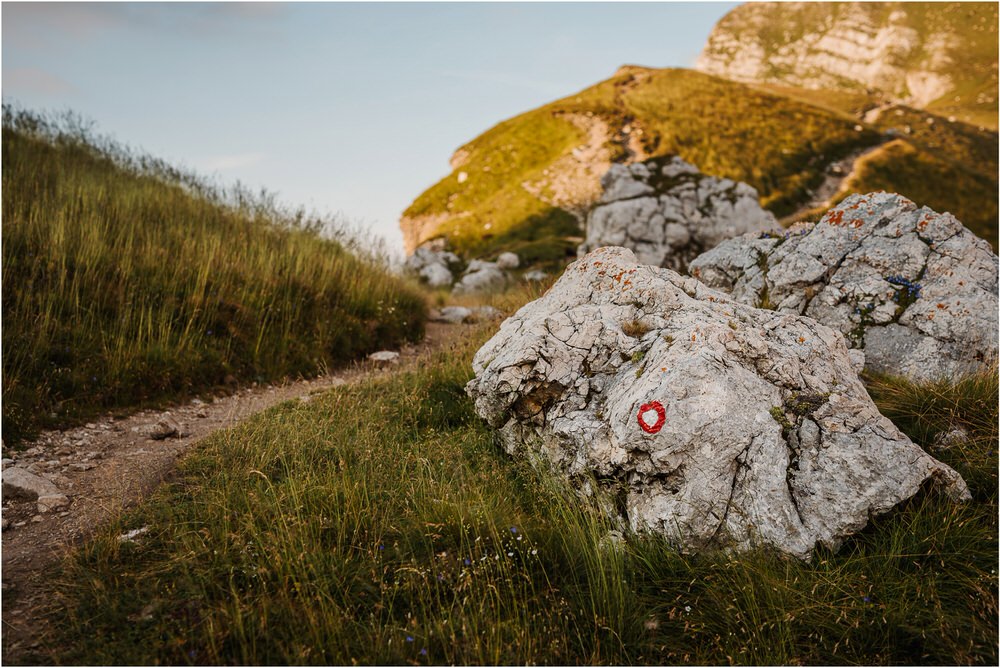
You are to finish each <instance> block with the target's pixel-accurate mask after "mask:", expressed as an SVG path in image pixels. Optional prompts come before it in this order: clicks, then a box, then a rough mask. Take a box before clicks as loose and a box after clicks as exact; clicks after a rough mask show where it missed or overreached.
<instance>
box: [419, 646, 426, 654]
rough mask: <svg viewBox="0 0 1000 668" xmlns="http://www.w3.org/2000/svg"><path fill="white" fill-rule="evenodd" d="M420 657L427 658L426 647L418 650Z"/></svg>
mask: <svg viewBox="0 0 1000 668" xmlns="http://www.w3.org/2000/svg"><path fill="white" fill-rule="evenodd" d="M420 656H427V648H426V647H421V648H420Z"/></svg>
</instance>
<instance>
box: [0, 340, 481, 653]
mask: <svg viewBox="0 0 1000 668" xmlns="http://www.w3.org/2000/svg"><path fill="white" fill-rule="evenodd" d="M462 329H463V327H462V326H461V325H447V324H441V323H434V322H431V323H428V325H427V336H426V338H425V339H424V341H422V342H421V343H420V344H419V345H417V346H410V347H405V348H403V349H402V350H401V351H400V358H399V361H398V363H396V364H391V365H387V366H382V367H378V366H376V365H375V364H374V363H372V362H364V363H358V364H356V365H355V366H353V367H350V368H347V369H344V370H340V371H338V372H336V373H334V374H331V375H328V376H323V377H320V378H315V379H312V380H300V381H294V382H286V383H284V384H280V385H270V386H263V387H251V388H248V389H244V390H241V391H239V392H237V393H235V394H233V395H231V396H226V397H217V398H215V399H213V400H211V401H200V400H197V399H195V400H193V401H191V402H188V403H186V404H183V405H180V406H175V407H173V408H170V409H169V410H163V411H142V412H139V413H136V414H134V415H132V416H130V417H127V418H123V419H115V418H113V417H105V418H102V419H100V420H95V421H94V422H92V423H88V424H87V425H86V426H85V427H80V428H76V429H71V430H68V431H62V432H59V431H52V432H46V433H44V434H42V435H41V436H40V437H39V438H38V439H37V440H36V441H34V442H33V443H30V444H28V447H27V449H26V450H24V451H22V452H19V453H16V454H15V455H14V456H13V458H12V461H11V460H8V459H5V460H4V469H5V470H6V469H8V468H10V467H15V466H16V467H19V468H25V469H27V470H28V471H31V472H33V473H36V474H38V475H40V476H42V477H44V478H47V479H48V480H50V481H51V482H53V483H54V484H55V485H56V486H57V487H58V488H59V489H60V491H62V492H63V493H64V494H66V495H67V496H68V497H69V499H70V504H69V505H68V506H67V507H65V508H62V509H59V510H55V511H50V512H44V513H40V512H38V508H37V503H36V501H33V500H26V499H13V498H8V497H9V496H10V495H8V494H6V493H5V494H4V499H3V525H4V531H3V633H2V637H3V641H2V642H3V655H2V658H3V663H11V662H16V661H17V658H18V657H19V656H21V655H23V654H24V653H25V652H29V651H34V650H38V649H39V648H41V647H44V642H45V640H46V637H47V636H48V635H49V633H50V629H49V628H48V627H47V619H46V616H47V613H48V612H49V611H50V605H51V601H52V597H51V596H50V595H49V589H48V587H49V586H50V583H49V580H48V579H47V577H46V576H47V575H48V573H49V572H50V571H51V569H52V567H53V566H54V565H55V564H56V563H57V562H58V561H59V560H60V559H61V558H62V557H64V556H65V555H66V554H67V553H68V552H69V551H70V550H72V549H73V548H74V547H76V546H78V545H79V544H81V542H82V541H84V540H85V539H86V538H87V537H88V536H90V535H91V534H92V533H93V531H94V530H95V528H97V527H99V526H102V525H105V524H107V523H108V522H109V521H112V520H113V519H114V518H115V517H117V516H118V515H119V514H120V513H121V512H122V511H123V510H125V509H127V508H129V507H131V506H134V505H135V504H137V503H138V502H139V501H141V500H142V499H144V498H146V497H147V496H149V495H150V494H151V493H152V492H153V491H154V490H155V489H156V488H157V487H158V486H159V485H160V483H161V482H163V481H164V479H166V478H167V477H168V476H169V475H170V474H171V473H172V472H173V471H174V469H175V466H176V463H177V461H178V459H179V458H180V457H181V456H182V455H183V454H184V453H185V452H187V451H188V450H189V449H190V448H191V447H192V446H193V445H195V444H197V443H198V442H199V441H201V440H202V439H204V438H205V437H206V436H208V435H210V434H212V433H213V432H216V431H218V430H220V429H226V428H229V427H232V426H233V425H235V424H238V423H239V422H242V421H243V420H245V419H246V418H248V417H250V416H252V415H254V414H256V413H259V412H261V411H263V410H265V409H267V408H270V407H271V406H274V405H275V404H278V403H280V402H282V401H287V400H290V399H299V400H301V401H309V400H310V396H311V395H312V394H315V393H317V392H322V391H323V390H327V389H329V388H331V387H336V386H338V385H344V384H347V383H350V382H354V381H357V380H359V379H361V378H365V377H370V376H375V375H384V374H391V373H397V372H398V371H400V370H403V369H408V368H411V367H412V366H413V365H414V364H415V362H416V360H417V359H419V358H421V357H424V356H426V355H427V354H428V353H430V352H433V351H435V350H437V349H440V348H442V347H444V346H445V344H447V343H448V342H449V341H451V340H452V339H454V338H455V337H456V335H457V334H459V333H460V332H461V331H462ZM165 419H167V420H171V421H173V422H174V423H176V424H177V425H179V426H180V428H181V431H180V435H179V436H174V437H172V438H164V439H162V440H153V438H152V437H151V436H150V434H151V433H152V432H153V431H155V430H156V429H157V424H158V423H160V422H161V421H163V420H165Z"/></svg>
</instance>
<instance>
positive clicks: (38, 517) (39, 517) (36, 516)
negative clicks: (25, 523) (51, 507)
mask: <svg viewBox="0 0 1000 668" xmlns="http://www.w3.org/2000/svg"><path fill="white" fill-rule="evenodd" d="M44 519H45V518H44V517H42V516H41V515H35V516H34V517H32V518H31V521H32V522H34V523H35V524H37V523H38V522H41V521H42V520H44Z"/></svg>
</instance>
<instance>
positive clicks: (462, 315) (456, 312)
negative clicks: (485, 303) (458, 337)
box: [431, 306, 473, 325]
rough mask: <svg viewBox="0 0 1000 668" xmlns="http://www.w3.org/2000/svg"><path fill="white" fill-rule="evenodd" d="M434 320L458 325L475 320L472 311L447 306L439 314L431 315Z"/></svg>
mask: <svg viewBox="0 0 1000 668" xmlns="http://www.w3.org/2000/svg"><path fill="white" fill-rule="evenodd" d="M431 315H432V318H431V319H432V320H435V321H437V322H448V323H451V324H453V325H457V324H460V323H463V322H466V321H467V320H471V319H472V318H473V314H472V309H469V308H466V307H464V306H445V307H444V308H443V309H441V310H440V311H439V312H438V313H437V314H431Z"/></svg>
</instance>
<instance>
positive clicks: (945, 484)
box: [466, 248, 969, 557]
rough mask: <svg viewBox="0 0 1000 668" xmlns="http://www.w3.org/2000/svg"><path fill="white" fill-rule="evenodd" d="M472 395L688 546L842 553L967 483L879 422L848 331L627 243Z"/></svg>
mask: <svg viewBox="0 0 1000 668" xmlns="http://www.w3.org/2000/svg"><path fill="white" fill-rule="evenodd" d="M473 368H474V370H475V374H476V377H475V379H473V380H472V381H471V382H470V383H469V384H468V386H467V387H466V391H467V392H468V394H469V395H470V396H471V397H472V398H473V400H474V401H475V408H476V411H477V412H478V414H479V415H480V416H482V417H483V418H485V419H486V420H487V421H488V422H489V424H490V425H492V426H493V427H495V428H497V429H498V430H499V432H500V435H501V440H502V442H503V444H504V446H505V448H506V449H507V450H508V452H510V453H512V454H515V455H521V456H529V457H530V458H532V460H533V461H541V462H545V463H547V465H549V466H551V468H552V469H554V470H555V471H557V472H559V473H561V474H563V475H565V476H567V477H568V478H569V479H570V480H572V481H575V482H576V483H577V484H578V485H579V486H580V488H581V491H582V492H584V493H587V491H588V490H589V491H593V485H597V486H598V487H599V488H600V490H601V491H602V492H605V493H607V496H605V494H601V495H600V497H599V498H604V499H608V498H609V497H610V499H611V500H612V502H611V503H608V504H607V506H606V507H607V509H608V512H609V513H614V514H618V515H619V516H622V517H623V519H625V520H627V522H628V524H629V525H630V527H631V528H632V529H634V530H649V531H656V532H660V533H662V534H664V535H665V536H667V537H668V538H669V539H670V540H671V541H672V542H674V543H675V544H677V545H678V546H680V547H682V548H684V549H689V550H698V549H705V548H713V547H722V548H727V547H733V548H741V549H742V548H750V547H753V546H773V547H775V548H778V549H780V550H782V551H784V552H787V553H791V554H794V555H797V556H799V557H805V556H807V555H808V554H809V553H810V552H811V550H812V549H813V547H814V546H815V545H816V544H817V543H820V544H823V545H827V546H830V547H836V546H837V545H839V544H840V542H841V541H842V540H843V539H844V538H846V537H847V536H849V535H851V534H852V533H854V532H856V531H858V530H859V529H861V528H862V527H863V526H865V525H866V524H867V522H868V519H869V517H870V516H871V515H873V514H876V513H880V512H884V511H886V510H888V509H890V508H892V507H893V506H894V505H896V504H897V503H899V502H900V501H902V500H904V499H906V498H909V497H910V496H912V495H913V494H915V493H916V492H917V491H918V490H919V489H921V486H922V485H924V484H925V483H927V484H929V485H932V486H934V485H940V486H941V487H942V488H943V489H944V490H945V491H946V492H947V493H948V494H949V495H950V496H951V497H952V498H954V499H956V500H958V499H967V498H969V494H968V490H967V488H966V485H965V483H964V481H963V480H962V479H961V477H960V476H959V475H958V474H957V473H956V472H955V471H953V470H952V469H950V468H948V467H947V466H945V465H943V464H941V463H940V462H938V461H936V460H935V459H933V458H932V457H930V456H929V455H927V454H926V453H924V452H923V451H922V450H921V449H920V448H918V447H917V446H915V445H914V444H913V443H911V442H910V440H909V439H908V438H907V437H906V436H904V435H903V434H902V433H901V432H900V431H899V430H898V429H897V428H896V427H895V426H894V425H893V424H892V423H891V422H890V421H889V420H888V419H886V418H885V417H883V416H882V415H880V414H879V413H878V411H877V409H876V408H875V405H874V404H873V403H872V401H871V399H870V398H869V396H868V394H867V392H866V391H865V389H864V387H863V385H862V384H861V381H860V380H859V379H858V376H857V374H856V373H855V372H854V371H853V370H852V368H851V361H850V359H849V355H848V349H847V347H846V345H845V343H844V340H843V337H842V336H841V335H840V334H839V333H838V332H835V331H834V330H832V329H830V328H828V327H825V326H824V325H821V324H819V323H817V322H815V321H814V320H811V319H809V318H803V317H799V316H795V315H789V314H784V313H775V312H772V311H765V310H760V309H756V308H753V307H749V306H746V305H743V304H739V303H737V302H735V301H733V300H731V299H730V298H728V297H727V296H726V295H724V294H723V293H720V292H716V291H714V290H711V289H709V288H707V287H705V286H704V285H702V284H701V283H699V282H698V281H697V280H695V279H693V278H688V277H682V276H680V275H678V274H677V273H675V272H673V271H671V270H669V269H659V268H655V267H650V266H643V265H640V264H637V263H636V259H635V255H634V254H633V253H632V252H631V251H629V250H626V249H624V248H601V249H599V250H596V251H594V252H592V253H590V254H589V255H587V256H586V257H584V258H582V259H580V260H578V261H576V262H575V263H573V264H572V265H570V267H569V268H568V269H567V270H566V272H565V273H564V274H563V276H562V277H561V278H560V279H559V280H558V281H557V282H556V284H555V285H554V286H553V287H552V288H551V289H550V290H549V291H548V292H547V293H546V294H545V295H544V296H543V297H541V298H540V299H538V300H536V301H534V302H531V303H529V304H527V305H525V306H524V307H522V308H521V309H520V310H519V311H518V312H517V313H516V314H514V315H513V316H512V317H510V318H509V319H508V320H506V321H505V322H504V323H503V324H502V325H501V327H500V330H499V332H498V333H497V334H496V335H495V336H494V337H493V338H492V339H491V340H490V341H489V342H487V343H486V344H485V345H484V346H483V347H482V348H481V349H480V350H479V352H478V353H477V354H476V356H475V359H474V361H473Z"/></svg>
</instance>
